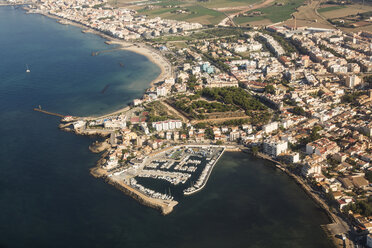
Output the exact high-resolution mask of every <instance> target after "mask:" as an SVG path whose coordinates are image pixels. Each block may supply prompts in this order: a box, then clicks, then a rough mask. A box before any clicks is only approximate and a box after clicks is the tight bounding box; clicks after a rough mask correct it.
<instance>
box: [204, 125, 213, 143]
mask: <svg viewBox="0 0 372 248" xmlns="http://www.w3.org/2000/svg"><path fill="white" fill-rule="evenodd" d="M205 137H206V138H207V139H211V140H213V139H214V134H213V130H212V128H210V127H209V128H207V129H205Z"/></svg>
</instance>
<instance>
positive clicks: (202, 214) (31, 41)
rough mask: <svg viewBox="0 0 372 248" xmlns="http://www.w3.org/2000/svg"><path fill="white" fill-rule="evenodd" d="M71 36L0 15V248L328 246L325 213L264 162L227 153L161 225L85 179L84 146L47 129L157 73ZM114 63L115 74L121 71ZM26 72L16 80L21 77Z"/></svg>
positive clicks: (83, 140) (89, 156)
mask: <svg viewBox="0 0 372 248" xmlns="http://www.w3.org/2000/svg"><path fill="white" fill-rule="evenodd" d="M81 31H82V30H81V29H80V28H78V27H75V26H70V25H62V24H59V23H57V22H56V20H54V19H50V18H48V17H45V16H42V15H38V14H26V13H25V11H23V10H22V9H20V8H15V7H9V6H8V7H0V247H1V248H8V247H28V248H31V247H38V248H40V247H72V248H74V247H123V248H124V247H125V248H132V247H133V248H139V247H146V248H155V247H159V248H160V247H161V248H168V247H169V248H186V247H187V248H199V247H200V248H209V247H223V248H225V247H226V248H228V247H236V248H253V247H255V248H256V247H257V248H258V247H259V248H266V247H267V248H269V247H270V248H272V247H276V248H281V247H283V248H284V247H285V248H289V247H304V248H306V247H309V248H310V247H314V248H315V247H316V248H321V247H331V246H332V244H331V243H330V241H329V240H328V239H327V237H326V235H325V233H324V232H323V231H322V228H321V225H323V224H328V223H329V220H328V218H327V216H326V214H325V213H324V212H323V211H322V210H321V209H320V208H319V207H318V206H317V205H316V204H315V203H314V202H313V201H312V200H311V199H310V198H309V197H308V196H307V195H306V194H305V193H304V192H303V190H302V189H301V188H300V187H298V186H297V185H296V184H295V182H294V181H293V180H291V179H290V178H289V177H288V176H287V175H285V174H284V173H282V172H281V171H279V170H277V169H275V168H274V167H272V166H271V165H270V163H269V162H267V161H264V160H260V159H257V158H254V157H252V156H250V155H248V154H244V153H232V152H227V153H225V154H224V155H223V157H222V158H221V159H220V160H219V162H218V164H217V165H216V166H215V169H214V171H213V172H212V175H211V177H210V179H209V181H208V184H207V186H206V187H205V188H204V189H203V190H202V191H201V192H199V193H197V194H195V195H192V196H189V197H180V198H179V199H178V200H179V204H178V205H177V206H176V207H175V209H174V211H173V212H172V213H171V214H169V215H167V216H162V215H161V214H160V213H159V212H158V211H156V210H154V209H151V208H148V207H145V206H142V205H140V204H139V203H137V202H136V201H135V200H133V199H131V198H130V197H128V196H126V195H124V194H123V193H122V192H121V191H119V190H117V189H116V188H114V187H112V186H111V185H109V184H107V183H106V182H104V180H102V179H96V178H93V177H92V176H91V175H90V174H89V169H90V168H92V167H93V166H94V165H95V163H96V161H97V160H98V159H99V155H98V154H93V153H91V152H90V151H89V150H88V146H89V145H90V144H91V143H92V142H94V141H95V140H96V138H95V137H86V136H76V135H74V134H72V133H66V132H63V131H61V130H59V129H58V128H57V126H58V124H59V118H58V117H55V116H49V115H45V114H42V113H39V112H35V111H33V108H35V107H39V106H40V107H41V108H42V109H45V110H48V111H52V112H56V113H60V114H64V115H83V116H87V115H99V114H104V113H109V112H110V111H113V110H117V109H120V108H122V107H125V106H126V105H127V104H128V103H130V102H131V101H132V100H133V99H135V98H138V97H140V96H141V95H142V94H143V92H144V90H145V89H146V88H147V87H148V86H149V83H150V82H151V81H152V80H154V79H155V78H156V77H157V76H158V75H159V73H160V69H159V67H158V66H156V65H155V64H153V63H151V62H150V61H149V60H148V59H147V58H146V57H144V56H142V55H139V54H136V53H132V52H129V51H118V50H116V51H112V52H104V53H100V54H99V55H98V56H92V52H97V51H105V50H106V51H107V50H110V49H113V48H114V47H113V46H109V45H106V44H105V43H104V41H105V40H104V39H103V38H101V37H99V36H97V35H94V34H89V33H86V34H84V33H82V32H81ZM120 63H121V64H122V65H123V66H121V65H120ZM27 67H28V68H29V69H30V71H31V72H30V73H26V68H27Z"/></svg>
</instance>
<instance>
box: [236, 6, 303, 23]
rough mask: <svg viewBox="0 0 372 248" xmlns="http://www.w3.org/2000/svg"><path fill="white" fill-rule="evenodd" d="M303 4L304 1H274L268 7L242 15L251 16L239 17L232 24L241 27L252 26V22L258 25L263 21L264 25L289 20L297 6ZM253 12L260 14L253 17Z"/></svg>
mask: <svg viewBox="0 0 372 248" xmlns="http://www.w3.org/2000/svg"><path fill="white" fill-rule="evenodd" d="M304 2H305V0H284V1H276V2H275V3H274V4H272V5H270V6H268V7H265V8H260V9H255V10H252V11H248V12H246V13H245V14H244V15H252V16H244V15H239V16H238V17H235V18H234V22H235V23H236V24H238V25H241V26H243V25H246V24H252V23H253V22H255V23H258V21H260V22H261V21H263V22H265V23H266V24H269V23H276V22H281V21H285V20H287V19H289V18H291V14H292V13H293V12H295V11H296V9H297V8H298V7H299V6H301V5H303V4H304ZM253 12H254V13H256V12H258V13H259V12H260V13H261V14H259V15H257V14H256V15H253V14H252V13H253ZM268 21H269V22H268Z"/></svg>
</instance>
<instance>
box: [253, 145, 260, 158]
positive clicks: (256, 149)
mask: <svg viewBox="0 0 372 248" xmlns="http://www.w3.org/2000/svg"><path fill="white" fill-rule="evenodd" d="M258 152H259V149H258V147H257V146H254V147H252V153H253V155H254V156H257V154H258Z"/></svg>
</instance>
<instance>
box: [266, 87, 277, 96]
mask: <svg viewBox="0 0 372 248" xmlns="http://www.w3.org/2000/svg"><path fill="white" fill-rule="evenodd" d="M265 92H266V93H268V94H272V95H275V87H274V85H272V84H268V85H266V86H265Z"/></svg>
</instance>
